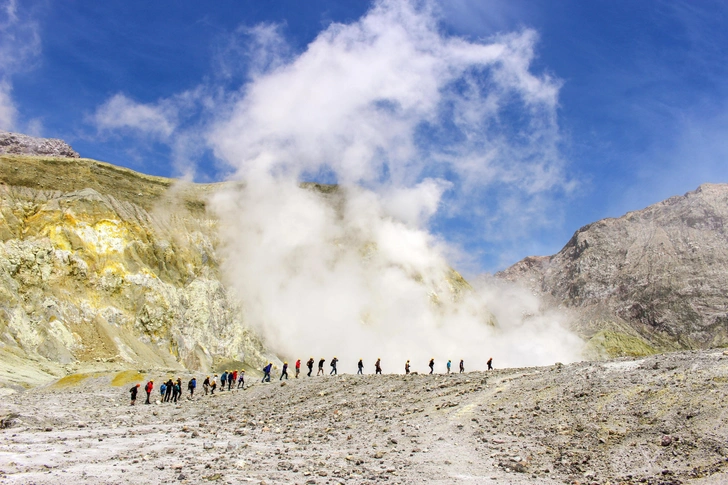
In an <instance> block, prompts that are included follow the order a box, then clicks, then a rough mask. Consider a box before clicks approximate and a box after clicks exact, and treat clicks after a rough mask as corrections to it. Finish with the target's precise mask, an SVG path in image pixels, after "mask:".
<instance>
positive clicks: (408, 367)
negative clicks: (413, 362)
mask: <svg viewBox="0 0 728 485" xmlns="http://www.w3.org/2000/svg"><path fill="white" fill-rule="evenodd" d="M404 373H405V374H409V373H410V364H409V360H408V361H407V362H405V363H404Z"/></svg>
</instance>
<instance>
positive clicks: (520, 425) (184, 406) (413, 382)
mask: <svg viewBox="0 0 728 485" xmlns="http://www.w3.org/2000/svg"><path fill="white" fill-rule="evenodd" d="M134 374H135V373H133V372H132V373H130V372H122V373H119V374H111V375H110V374H98V375H92V376H89V377H87V378H85V379H83V378H82V377H84V376H72V377H71V378H66V379H64V380H62V381H60V382H59V383H56V384H54V385H51V386H46V387H39V388H34V389H32V390H29V391H26V392H22V393H16V394H11V395H7V396H5V397H4V398H3V402H2V404H1V405H0V418H2V423H0V424H2V425H4V426H6V427H5V428H3V429H0V435H1V436H2V440H0V443H1V444H0V482H2V483H9V484H10V483H12V484H16V483H23V484H33V483H34V484H66V483H93V484H97V483H98V484H122V483H138V482H141V481H144V480H150V479H151V480H153V481H154V483H207V482H210V483H219V484H234V483H235V484H237V483H256V484H260V483H267V484H278V483H298V484H313V483H316V484H337V483H346V484H364V483H371V484H374V483H391V484H395V483H402V484H405V483H406V484H421V483H428V484H429V483H432V484H451V483H494V484H501V483H502V484H531V483H538V484H551V483H579V484H637V483H647V484H665V485H667V484H680V483H685V484H700V485H714V484H719V483H728V461H727V459H726V456H727V454H728V440H727V438H728V428H727V427H726V424H725V423H726V419H725V418H726V417H727V416H726V382H728V355H724V354H723V352H722V351H717V350H713V351H701V352H681V353H673V354H665V355H659V356H653V357H649V358H646V359H641V360H615V361H609V362H598V363H597V362H582V363H576V364H572V365H565V366H562V365H559V364H557V365H555V366H551V367H538V368H521V369H497V370H495V371H492V372H488V373H485V372H470V373H464V374H451V375H432V376H431V375H410V376H406V377H405V376H402V375H383V376H381V375H380V376H374V375H365V376H355V375H339V376H335V377H328V376H327V377H325V378H324V377H319V378H306V377H304V378H303V379H298V380H296V379H291V380H289V381H287V382H286V381H284V384H283V385H282V384H281V382H279V381H277V380H276V381H274V382H271V383H269V384H268V383H266V384H261V383H259V382H256V383H254V384H253V385H252V386H250V387H249V388H247V389H246V390H244V391H243V390H235V391H232V392H229V391H225V392H216V393H215V395H214V396H195V398H194V399H192V400H190V399H188V398H187V397H185V398H184V399H183V400H182V401H181V402H180V403H178V404H169V403H154V404H152V405H144V404H143V402H144V392H143V391H141V392H140V400H139V401H138V404H137V405H136V406H134V407H132V406H129V401H128V388H129V387H131V385H132V383H135V382H141V383H142V385H143V383H144V382H146V380H147V379H149V378H153V379H154V380H155V382H156V383H161V382H162V380H166V378H168V377H169V376H170V375H169V374H166V373H164V372H161V371H159V372H148V373H146V375H144V376H138V375H134ZM176 375H177V374H175V375H174V377H176ZM181 377H182V379H183V381H184V383H185V384H186V379H187V377H188V376H186V375H181ZM197 377H198V381H200V382H201V380H202V379H200V377H201V376H197ZM202 377H203V378H204V376H202ZM135 379H137V380H135ZM249 380H252V379H250V378H249ZM112 383H113V384H117V385H112ZM198 390H201V389H199V388H198ZM157 395H158V393H157V390H156V389H155V392H154V396H157Z"/></svg>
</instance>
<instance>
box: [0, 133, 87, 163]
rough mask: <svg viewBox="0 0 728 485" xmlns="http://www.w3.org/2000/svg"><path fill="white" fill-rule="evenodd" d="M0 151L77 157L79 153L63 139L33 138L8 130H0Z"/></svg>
mask: <svg viewBox="0 0 728 485" xmlns="http://www.w3.org/2000/svg"><path fill="white" fill-rule="evenodd" d="M0 153H14V154H18V155H47V156H51V157H66V158H79V154H78V153H77V152H76V151H75V150H74V149H73V148H71V147H70V145H68V143H66V142H65V141H63V140H58V139H56V138H35V137H32V136H28V135H22V134H20V133H10V132H8V131H0Z"/></svg>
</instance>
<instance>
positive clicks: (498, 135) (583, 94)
mask: <svg viewBox="0 0 728 485" xmlns="http://www.w3.org/2000/svg"><path fill="white" fill-rule="evenodd" d="M0 5H2V6H3V13H2V14H0V125H2V126H0V128H4V129H11V130H14V131H21V132H28V133H32V134H36V135H41V136H47V137H58V138H63V139H65V140H67V141H68V142H70V143H71V144H72V146H73V147H74V148H75V149H76V150H77V151H79V152H80V153H81V154H82V155H83V156H85V157H89V158H95V159H98V160H103V161H107V162H111V163H114V164H118V165H123V166H127V167H130V168H132V169H135V170H139V171H142V172H145V173H151V174H157V175H164V176H179V175H182V174H191V175H192V176H193V177H194V178H195V179H196V180H199V181H210V180H221V179H224V178H225V177H227V176H229V175H230V174H231V173H233V172H235V171H238V172H239V168H240V167H238V166H236V165H235V163H231V162H230V160H231V157H232V158H234V157H237V156H243V155H244V154H246V153H248V152H246V151H245V147H243V148H241V147H236V148H235V149H233V148H231V147H230V141H229V139H230V137H234V134H235V132H234V130H235V129H236V128H235V127H236V126H238V125H236V124H235V123H236V122H237V121H236V120H238V118H236V114H235V113H237V111H235V110H236V109H238V108H235V109H233V107H234V106H238V107H239V106H240V105H239V104H237V103H241V102H242V103H245V98H246V96H247V95H248V94H249V93H251V92H255V91H256V89H257V88H258V87H259V88H260V89H261V90H263V88H264V87H265V86H266V85H265V84H264V83H265V82H268V81H270V80H271V77H270V74H271V73H275V72H279V71H277V70H280V69H284V70H285V69H286V66H292V65H297V64H296V62H297V60H298V62H299V64H301V63H302V62H303V61H301V59H305V58H302V57H301V56H302V54H304V53H305V52H306V51H307V50H309V49H310V47H309V46H310V44H311V43H312V42H314V41H315V40H316V39H319V40H321V39H322V37H321V36H322V32H328V33H329V35H331V36H333V35H335V31H336V30H335V29H334V28H332V26H336V25H338V24H343V25H352V24H356V23H357V22H363V21H362V19H363V18H366V16H367V15H368V12H370V9H371V8H372V4H371V3H367V2H340V1H306V2H301V1H277V2H272V1H271V2H268V1H266V2H262V1H243V0H218V1H216V2H212V3H210V2H208V3H202V2H193V1H176V2H171V1H157V2H142V1H133V0H126V1H123V2H121V1H113V0H109V1H105V2H97V1H73V0H67V1H62V2H52V1H32V0H29V1H22V2H20V1H18V2H12V1H8V0H3V1H2V2H0ZM423 9H424V10H428V13H427V14H423V13H422V10H423ZM415 10H416V11H417V12H419V13H417V14H416V19H419V20H422V19H423V18H424V19H431V20H432V19H434V21H435V22H436V27H435V29H436V32H435V35H436V36H437V37H438V39H439V40H438V42H439V44H437V45H440V46H441V45H444V44H442V43H446V42H450V41H452V40H453V39H456V40H462V41H463V42H466V43H468V46H469V47H468V48H470V49H474V48H475V47H477V46H479V45H488V44H493V43H498V42H500V43H501V44H502V45H508V46H511V47H513V48H514V49H515V51H516V52H515V53H514V54H513V56H515V57H514V59H518V60H523V59H525V60H526V61H525V62H527V66H526V68H525V71H519V72H521V74H523V72H525V73H526V74H529V75H532V76H533V79H532V80H531V81H533V82H535V83H537V84H538V86H537V87H536V88H535V89H537V90H538V93H537V95H538V96H541V98H539V100H538V101H537V102H536V103H535V104H536V105H537V106H536V108H534V107H533V106H534V104H533V103H531V104H529V102H527V101H526V100H525V99H526V98H525V96H527V93H526V90H527V88H524V87H523V86H520V85H519V86H518V87H515V85H508V86H506V87H502V89H501V91H500V95H501V97H500V98H499V101H500V104H499V108H498V110H497V112H496V114H495V115H494V116H493V117H490V118H488V123H487V125H486V124H485V123H484V122H483V119H482V117H481V118H478V121H473V122H472V123H471V124H469V125H467V124H466V125H458V123H457V120H462V119H463V117H464V116H465V115H466V114H467V111H468V109H467V107H462V106H461V107H460V108H458V106H459V103H460V102H465V101H467V102H470V101H472V99H471V98H468V97H467V96H468V83H469V82H470V83H476V84H477V83H481V84H479V87H478V88H476V91H477V92H476V94H475V96H476V97H477V102H473V103H470V104H469V106H475V105H477V106H481V105H480V104H478V103H482V106H486V104H485V101H486V98H487V94H488V93H489V91H488V90H489V89H491V86H492V84H489V83H492V79H494V76H495V75H496V71H492V70H490V69H491V68H489V67H488V68H482V69H481V68H480V67H477V66H476V67H474V68H472V72H470V71H468V69H465V70H463V71H462V72H459V73H458V74H457V75H456V76H455V77H454V78H452V79H451V78H448V80H447V81H442V80H440V81H442V84H440V85H439V86H440V92H444V91H448V93H449V95H448V96H444V97H443V101H442V103H440V104H439V105H438V107H437V109H436V111H437V113H438V115H437V119H436V120H434V121H433V120H432V119H431V118H428V116H431V114H432V113H431V112H419V111H417V110H416V109H415V108H413V113H414V114H412V115H411V116H409V115H408V116H407V117H405V118H406V119H405V118H399V117H395V118H393V119H394V120H395V121H398V122H402V124H403V126H402V130H403V131H402V132H403V133H405V134H406V133H409V131H407V130H408V129H409V128H413V130H412V133H411V134H412V139H411V141H412V143H413V147H414V148H413V150H414V151H413V152H412V153H410V154H409V155H401V156H400V155H399V154H397V155H395V154H393V153H392V152H391V151H390V152H388V151H387V150H386V149H382V150H381V153H380V154H379V156H381V157H386V158H387V159H388V160H389V159H391V160H395V159H396V160H398V161H397V162H396V163H395V162H394V161H391V162H389V163H385V164H375V165H374V167H375V170H377V171H378V172H377V173H378V175H377V177H376V178H375V179H371V178H366V177H364V178H362V179H356V177H355V178H354V179H355V180H354V181H355V182H356V181H358V182H361V181H362V180H364V182H363V183H364V184H365V185H366V184H369V185H372V184H374V185H376V184H379V187H380V188H381V187H384V186H385V185H386V187H390V186H393V184H394V183H393V182H391V180H395V179H396V183H397V184H401V187H400V188H402V187H404V188H413V187H421V186H420V185H417V184H421V183H422V181H423V180H425V179H426V178H428V179H430V178H431V179H435V180H438V181H440V182H438V183H440V185H437V184H434V185H433V184H431V185H428V186H427V187H425V189H427V190H430V192H427V190H425V189H423V190H422V193H425V192H427V193H431V192H433V191H434V192H437V194H439V195H440V196H441V199H440V206H439V210H438V211H437V212H436V213H434V214H430V216H429V222H428V225H429V227H430V228H431V229H432V230H433V231H434V232H435V233H436V234H439V235H440V236H441V237H443V238H444V239H446V240H448V241H450V242H451V243H453V244H454V245H456V246H457V247H459V248H460V249H461V250H462V253H461V256H460V262H459V263H457V264H456V266H457V265H459V266H458V267H459V269H461V270H463V271H464V272H466V273H477V272H479V271H494V270H498V269H501V268H503V267H505V266H507V265H509V264H512V263H514V262H516V261H517V260H519V259H521V258H523V257H525V256H527V255H532V254H553V253H555V252H556V251H558V250H559V249H560V248H561V247H562V246H563V245H564V244H565V243H566V242H567V241H568V239H569V238H570V237H571V235H572V234H573V232H574V231H575V230H576V229H578V228H579V227H580V226H582V225H584V224H587V223H590V222H593V221H596V220H598V219H601V218H604V217H616V216H620V215H622V214H624V213H625V212H627V211H630V210H637V209H641V208H643V207H645V206H647V205H649V204H652V203H655V202H658V201H660V200H663V199H665V198H667V197H670V196H672V195H677V194H683V193H685V192H687V191H690V190H694V189H695V188H696V187H697V186H698V185H700V184H701V183H705V182H716V183H718V182H726V178H727V175H728V163H726V162H727V161H728V136H726V135H727V134H728V83H726V79H728V4H726V3H725V2H720V1H684V2H683V1H670V2H667V1H644V2H633V1H626V0H625V1H590V2H583V1H578V0H563V1H554V2H544V1H541V2H536V1H516V0H509V1H467V0H449V1H442V2H441V3H434V2H433V3H426V4H421V3H420V4H417V6H416V8H415ZM408 15H409V14H408ZM413 15H414V14H413ZM369 18H372V19H374V20H375V21H379V20H381V19H380V18H378V17H376V16H370V17H369ZM409 18H410V17H407V16H402V15H400V16H399V17H396V19H395V20H393V22H397V21H398V20H397V19H400V20H401V19H405V20H406V19H409ZM384 25H386V26H389V27H388V28H391V26H392V25H394V24H390V23H385V24H384ZM410 28H414V27H409V26H407V27H406V28H405V30H406V29H410ZM428 32H429V33H430V34H431V33H432V32H431V31H428ZM526 33H527V34H526ZM428 35H429V34H428ZM507 35H511V36H512V37H510V38H508V37H504V36H507ZM513 36H516V37H513ZM498 39H500V40H498ZM503 39H507V40H503ZM339 40H341V39H339ZM354 42H355V41H354ZM526 44H527V45H526ZM428 45H429V44H428ZM517 45H521V46H523V45H526V46H525V47H523V50H521V51H519V50H518V49H516V48H515V47H514V46H517ZM329 47H330V46H329ZM393 48H394V49H396V46H395V47H391V46H390V47H388V49H390V50H392V49H393ZM323 52H329V51H327V50H325V49H324V50H323ZM376 52H379V51H376ZM382 52H384V51H382ZM529 53H530V54H532V57H529ZM309 57H311V56H309ZM340 67H341V66H339V68H340ZM450 67H452V66H450ZM289 70H290V71H293V72H291V73H289V75H290V76H296V75H298V76H303V75H306V73H309V72H310V71H308V70H306V69H301V70H298V71H296V70H293V69H289ZM400 74H401V73H400ZM266 76H268V77H266ZM332 79H336V78H332ZM266 80H268V81H266ZM281 82H285V83H289V84H290V85H295V84H296V83H297V82H299V80H298V79H297V78H290V77H289V78H285V77H282V78H281ZM312 82H314V83H315V82H317V81H316V80H315V79H314V80H313V81H312ZM514 82H515V81H514ZM413 83H414V84H413V86H419V84H417V81H416V80H415V81H413ZM322 84H323V83H322ZM504 86H505V85H504ZM552 90H555V91H553V92H552ZM263 91H264V90H263ZM509 93H510V94H509ZM397 96H400V94H398V95H397ZM266 99H267V98H266ZM402 99H403V98H397V99H396V102H393V103H392V104H391V106H389V105H387V103H388V102H389V101H388V100H387V99H384V100H383V101H381V102H378V103H379V104H378V105H377V110H379V111H377V113H379V114H381V113H383V112H385V111H387V110H389V111H393V112H396V111H397V110H398V109H399V108H398V107H399V106H400V104H399V103H400V102H401V100H402ZM465 104H468V103H464V104H463V106H464V105H465ZM297 106H298V105H297ZM302 106H308V105H302ZM448 106H450V107H452V110H453V111H457V110H458V109H461V112H459V114H458V116H454V117H452V118H448V116H447V115H444V114H443V113H444V111H447V109H448V108H447V107H448ZM280 109H283V110H285V109H286V106H281V107H280ZM314 109H315V108H314ZM352 109H354V108H352ZM433 109H434V108H433ZM483 109H486V108H483ZM477 114H478V113H476V115H477ZM248 115H249V113H248ZM248 115H246V116H248ZM480 115H482V113H480ZM245 119H258V118H250V117H248V118H245ZM454 120H455V121H454ZM407 123H410V124H407ZM241 126H244V125H241ZM463 126H464V128H463ZM493 127H496V128H493ZM240 129H241V130H244V129H243V128H240ZM478 130H493V131H491V132H489V134H488V136H482V134H477V135H474V138H473V139H472V141H471V143H470V144H469V145H468V148H467V149H461V143H462V142H463V140H466V139H467V140H470V138H468V137H469V135H471V134H472V133H474V132H476V131H478ZM200 133H216V134H217V135H214V136H213V135H210V136H207V135H204V136H202V135H199V134H200ZM221 133H224V134H225V136H227V137H228V138H224V136H223V135H221ZM295 133H297V135H296V136H298V134H300V133H299V132H298V131H296V132H295ZM260 136H263V135H260ZM265 136H268V135H265ZM286 136H287V135H286ZM403 136H404V135H403ZM223 138H224V139H223ZM249 139H250V140H252V142H256V143H257V142H260V138H249ZM524 140H525V141H524ZM398 141H399V139H394V138H393V139H392V140H389V141H386V142H385V145H386V146H395V145H396V142H398ZM496 141H497V142H498V143H500V142H502V144H503V145H502V146H500V151H499V154H500V155H498V156H500V157H502V158H503V160H504V161H501V162H499V163H501V165H494V167H501V168H502V167H504V166H505V165H503V164H505V163H507V157H509V156H511V157H513V158H514V160H517V162H514V165H512V167H515V168H514V169H513V170H512V171H508V170H490V171H486V170H483V167H482V166H478V167H474V164H478V163H481V164H483V163H486V162H482V161H477V160H479V159H478V158H477V157H476V155H478V154H482V153H486V152H488V150H489V148H490V145H489V144H490V143H494V142H496ZM405 144H406V143H405ZM377 146H379V145H377ZM304 149H305V148H304ZM332 153H334V155H332V156H334V157H335V156H337V155H336V153H338V152H336V151H335V150H334V149H333V148H332ZM433 153H437V156H434V155H431V154H433ZM241 154H243V155H241ZM321 156H322V157H324V158H325V157H326V156H329V154H328V152H326V153H324V154H322V155H321ZM407 157H409V158H407ZM423 157H424V158H428V160H430V161H429V162H428V163H419V164H412V163H410V161H409V160H410V159H414V158H418V159H419V158H423ZM447 157H453V158H457V157H460V158H461V159H463V160H464V159H468V160H470V159H473V160H475V161H473V162H472V163H470V162H468V163H470V164H468V163H465V162H462V161H458V162H452V161H444V160H445V159H446V158H447ZM473 157H475V158H473ZM542 159H546V160H547V162H544V163H543V164H542V163H540V160H542ZM413 166H414V167H416V168H412V169H411V171H410V172H407V170H410V169H408V167H413ZM465 166H467V168H466V169H464V168H462V167H465ZM327 167H328V166H325V167H320V166H317V165H315V164H308V165H305V166H304V167H303V168H301V173H302V174H303V176H305V177H306V178H318V179H320V180H324V181H330V180H334V179H339V178H341V176H342V174H343V173H350V171H351V170H352V167H351V166H345V167H343V168H342V167H340V170H343V171H347V170H348V171H349V172H342V171H337V170H339V169H337V168H336V167H335V168H332V169H330V170H329V168H327ZM367 167H369V165H367ZM544 167H545V170H546V171H545V172H544V173H545V175H543V176H542V178H539V177H540V176H539V175H538V174H540V173H541V171H540V169H542V168H544ZM400 169H401V170H402V171H403V172H404V175H396V176H395V175H393V174H394V173H395V172H397V171H398V170H400ZM354 170H355V168H354ZM486 172H487V173H486ZM519 173H524V174H526V175H523V179H518V174H519ZM409 174H413V175H411V177H410V176H409ZM473 174H477V176H476V175H473ZM382 179H387V183H386V184H382V183H381V181H382ZM517 179H518V180H517ZM544 180H547V182H544V183H541V182H543V181H544ZM443 184H444V185H443ZM447 184H451V185H447ZM435 186H437V187H439V188H433V187H435ZM463 254H465V255H467V256H462V255H463Z"/></svg>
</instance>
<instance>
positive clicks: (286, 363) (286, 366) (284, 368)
mask: <svg viewBox="0 0 728 485" xmlns="http://www.w3.org/2000/svg"><path fill="white" fill-rule="evenodd" d="M283 376H286V380H288V362H284V363H283V369H282V370H281V377H279V378H278V380H279V381H282V380H283Z"/></svg>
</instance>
